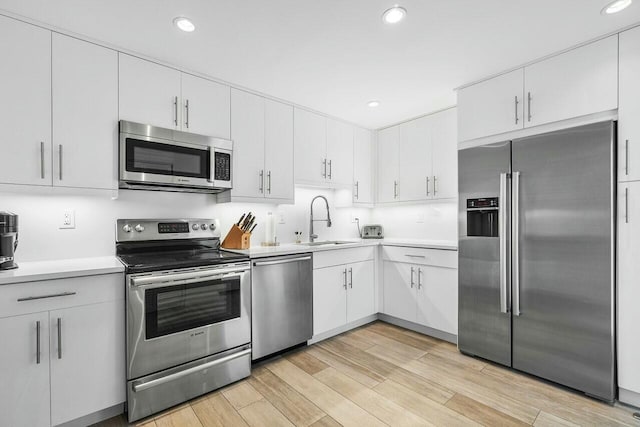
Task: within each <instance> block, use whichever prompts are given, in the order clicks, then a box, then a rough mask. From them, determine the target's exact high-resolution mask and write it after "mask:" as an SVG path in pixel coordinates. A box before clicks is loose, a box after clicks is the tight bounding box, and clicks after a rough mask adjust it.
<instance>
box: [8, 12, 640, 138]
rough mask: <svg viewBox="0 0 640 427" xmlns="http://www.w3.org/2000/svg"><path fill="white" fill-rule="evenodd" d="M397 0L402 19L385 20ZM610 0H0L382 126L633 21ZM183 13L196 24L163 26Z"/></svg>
mask: <svg viewBox="0 0 640 427" xmlns="http://www.w3.org/2000/svg"><path fill="white" fill-rule="evenodd" d="M396 1H398V2H399V3H400V4H401V5H402V6H404V7H405V8H406V9H407V10H408V15H407V19H406V20H405V21H403V22H402V23H401V24H398V25H396V26H389V25H385V24H383V23H382V20H381V14H382V12H383V11H384V10H385V9H386V8H388V7H389V6H391V5H392V4H393V3H394V2H396ZM607 2H608V0H553V1H552V0H535V1H534V0H482V1H480V0H449V1H446V0H343V1H337V0H225V1H221V0H189V1H185V0H0V9H4V10H7V11H10V12H13V13H16V14H19V15H23V16H26V17H28V18H31V19H35V20H37V21H41V22H45V23H47V24H50V25H53V26H56V27H59V28H62V29H65V30H69V31H72V32H76V33H79V34H84V35H87V36H89V37H91V38H94V39H97V40H102V41H105V42H107V43H110V44H113V45H115V46H119V47H123V48H125V49H129V50H133V51H136V52H140V53H143V54H145V55H148V56H151V57H154V58H158V59H160V60H163V61H166V62H169V63H172V64H175V65H177V66H181V67H186V68H188V69H191V70H197V71H200V72H202V73H204V74H207V75H210V76H214V77H216V78H219V79H222V80H225V81H228V82H231V83H235V84H237V85H240V86H244V87H247V88H250V89H253V90H256V91H259V92H262V93H265V94H268V95H271V96H275V97H278V98H282V99H286V100H288V101H291V102H294V103H297V104H300V105H304V106H307V107H309V108H312V109H315V110H318V111H321V112H325V113H327V114H330V115H333V116H337V117H340V118H343V119H345V120H348V121H351V122H354V123H358V124H360V125H363V126H366V127H370V128H379V127H383V126H385V125H389V124H392V123H396V122H399V121H402V120H405V119H407V118H411V117H415V116H418V115H421V114H424V113H427V112H430V111H434V110H437V109H440V108H443V107H447V106H450V105H453V104H455V93H454V92H453V88H455V87H457V86H460V85H462V84H464V83H467V82H470V81H473V80H477V79H480V78H482V77H484V76H487V75H490V74H494V73H497V72H500V71H502V70H504V69H506V68H511V67H514V66H516V65H519V64H522V63H524V62H527V61H530V60H532V59H536V58H539V57H541V56H545V55H547V54H549V53H552V52H555V51H558V50H562V49H565V48H567V47H570V46H572V45H575V44H578V43H580V42H583V41H585V40H588V39H591V38H594V37H598V36H600V35H603V34H606V33H609V32H611V31H614V30H616V29H619V28H622V27H624V26H627V25H630V24H633V23H635V22H640V0H636V3H635V4H633V5H632V6H631V7H629V8H628V9H627V10H625V11H623V12H621V13H620V14H618V15H613V16H602V15H601V14H600V10H601V8H602V7H603V6H604V5H605V4H606V3H607ZM180 15H182V16H188V17H190V18H191V19H192V20H193V21H194V23H195V24H196V27H197V28H196V31H195V32H194V33H191V34H186V33H182V32H179V31H177V30H176V29H175V28H174V27H173V26H172V19H173V18H174V17H176V16H180ZM371 99H379V100H380V101H381V105H380V107H378V108H376V109H371V108H369V107H367V105H366V104H367V101H369V100H371Z"/></svg>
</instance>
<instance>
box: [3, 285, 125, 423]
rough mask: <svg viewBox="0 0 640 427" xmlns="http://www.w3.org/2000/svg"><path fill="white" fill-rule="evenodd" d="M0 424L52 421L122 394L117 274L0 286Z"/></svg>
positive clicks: (121, 315)
mask: <svg viewBox="0 0 640 427" xmlns="http://www.w3.org/2000/svg"><path fill="white" fill-rule="evenodd" d="M0 308H1V309H2V311H0V312H1V313H2V314H0V316H9V317H3V318H0V336H1V337H2V340H3V350H2V352H0V378H2V387H0V425H2V426H5V425H6V426H29V427H38V426H55V425H59V424H62V423H66V422H69V421H72V420H75V419H77V418H80V417H83V416H86V415H89V414H92V413H95V412H98V411H100V410H103V409H107V408H110V407H112V406H115V405H118V404H120V403H122V402H124V401H125V376H126V375H125V374H126V371H125V348H124V345H125V344H124V343H125V324H124V322H125V308H124V277H123V276H122V274H108V275H100V276H90V277H80V278H73V279H58V280H50V281H41V282H31V283H20V284H16V285H5V286H3V294H2V296H1V297H0Z"/></svg>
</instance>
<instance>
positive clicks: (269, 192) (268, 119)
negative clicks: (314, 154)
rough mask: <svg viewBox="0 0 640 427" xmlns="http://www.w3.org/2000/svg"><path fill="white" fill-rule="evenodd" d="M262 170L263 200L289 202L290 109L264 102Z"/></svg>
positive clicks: (291, 167) (290, 199)
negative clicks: (264, 174) (263, 179)
mask: <svg viewBox="0 0 640 427" xmlns="http://www.w3.org/2000/svg"><path fill="white" fill-rule="evenodd" d="M264 102H265V114H264V168H265V173H266V174H267V175H266V180H265V183H266V197H267V198H270V199H278V200H288V201H292V200H293V198H294V194H293V191H294V184H293V107H292V106H290V105H286V104H282V103H280V102H276V101H272V100H270V99H265V101H264Z"/></svg>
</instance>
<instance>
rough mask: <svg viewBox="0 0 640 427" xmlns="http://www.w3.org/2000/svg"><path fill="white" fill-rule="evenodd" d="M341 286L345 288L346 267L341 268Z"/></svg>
mask: <svg viewBox="0 0 640 427" xmlns="http://www.w3.org/2000/svg"><path fill="white" fill-rule="evenodd" d="M342 287H343V288H345V289H347V269H346V268H345V269H344V270H342Z"/></svg>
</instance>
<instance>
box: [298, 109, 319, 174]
mask: <svg viewBox="0 0 640 427" xmlns="http://www.w3.org/2000/svg"><path fill="white" fill-rule="evenodd" d="M294 144H295V145H294V153H295V182H296V183H300V184H312V185H314V184H315V185H318V184H320V185H322V184H324V183H325V181H326V177H327V164H326V160H327V159H326V147H327V119H326V118H325V117H323V116H320V115H318V114H315V113H312V112H310V111H306V110H301V109H300V108H295V109H294Z"/></svg>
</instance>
